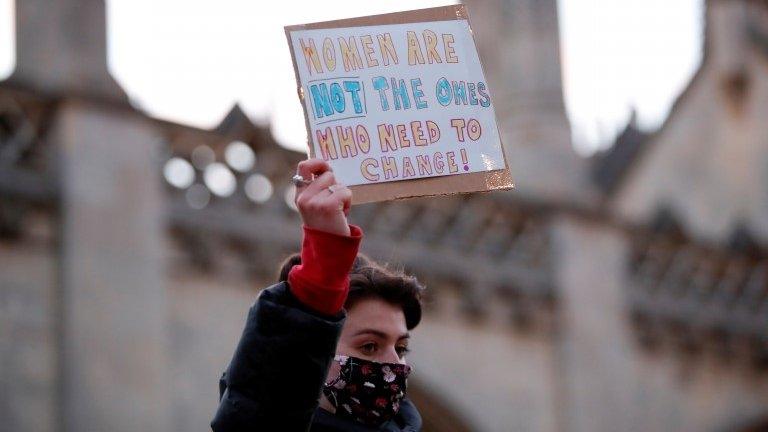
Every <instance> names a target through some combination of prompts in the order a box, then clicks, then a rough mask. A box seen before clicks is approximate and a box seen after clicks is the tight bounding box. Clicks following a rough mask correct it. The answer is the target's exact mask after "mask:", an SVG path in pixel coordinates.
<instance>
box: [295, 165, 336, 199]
mask: <svg viewBox="0 0 768 432" xmlns="http://www.w3.org/2000/svg"><path fill="white" fill-rule="evenodd" d="M328 171H331V166H330V165H329V164H328V162H326V161H324V160H322V159H307V160H304V161H301V162H299V165H298V166H297V167H296V174H298V175H300V176H301V177H303V178H304V180H306V181H308V182H311V181H312V180H313V179H314V178H315V177H316V176H319V175H321V174H323V173H325V172H328ZM307 186H308V185H296V198H298V196H299V195H300V194H302V193H303V192H304V190H305V189H306V188H307Z"/></svg>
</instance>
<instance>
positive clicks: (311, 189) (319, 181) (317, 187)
mask: <svg viewBox="0 0 768 432" xmlns="http://www.w3.org/2000/svg"><path fill="white" fill-rule="evenodd" d="M334 184H336V177H335V176H334V175H333V171H326V172H324V173H322V174H320V176H319V177H316V178H315V180H314V181H313V182H312V183H310V185H309V186H307V187H306V189H304V191H303V192H302V195H307V196H308V197H312V196H315V195H317V194H318V193H320V192H322V191H323V190H324V189H327V188H328V186H331V185H334Z"/></svg>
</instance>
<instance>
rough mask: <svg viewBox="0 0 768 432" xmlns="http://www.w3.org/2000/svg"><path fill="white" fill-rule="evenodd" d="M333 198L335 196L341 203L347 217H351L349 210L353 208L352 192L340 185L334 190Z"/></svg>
mask: <svg viewBox="0 0 768 432" xmlns="http://www.w3.org/2000/svg"><path fill="white" fill-rule="evenodd" d="M331 195H332V196H335V197H336V198H337V199H338V200H339V203H340V206H341V209H342V210H343V211H344V215H345V216H349V208H350V207H351V206H352V190H350V189H349V188H348V187H346V186H344V185H338V186H337V187H336V188H334V189H333V193H332V194H331Z"/></svg>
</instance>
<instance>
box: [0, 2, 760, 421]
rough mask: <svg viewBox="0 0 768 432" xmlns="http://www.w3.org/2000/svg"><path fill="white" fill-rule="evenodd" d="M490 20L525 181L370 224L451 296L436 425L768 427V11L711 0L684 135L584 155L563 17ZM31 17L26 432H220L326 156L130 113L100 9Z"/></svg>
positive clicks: (7, 136) (437, 359) (232, 131)
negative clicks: (303, 193) (569, 94)
mask: <svg viewBox="0 0 768 432" xmlns="http://www.w3.org/2000/svg"><path fill="white" fill-rule="evenodd" d="M468 3H469V8H470V12H471V15H472V19H473V22H474V25H475V33H476V38H477V40H478V43H479V45H480V50H481V56H482V57H483V58H485V59H486V62H485V68H486V72H487V74H488V78H489V80H490V81H491V85H492V88H493V90H494V97H495V105H496V109H497V113H498V115H499V117H500V121H501V127H502V135H503V139H504V141H505V145H507V147H508V148H507V150H508V151H507V153H508V155H509V158H510V164H511V168H512V171H513V174H514V176H515V178H516V181H517V185H518V188H517V189H516V190H514V191H512V192H508V193H493V194H487V195H467V196H458V197H454V198H450V199H448V198H436V199H418V200H410V201H406V202H400V203H383V204H372V205H365V206H360V207H357V208H355V209H354V211H353V215H352V218H353V220H354V222H355V223H357V224H360V225H362V226H363V228H364V229H365V231H366V241H365V246H364V250H365V251H366V252H368V253H369V254H370V255H373V256H374V257H376V258H378V259H381V260H384V261H388V262H392V263H397V264H399V265H402V266H404V267H405V268H406V269H408V270H410V271H413V272H414V273H416V274H417V275H418V276H419V277H420V278H422V279H423V280H424V281H426V283H427V284H428V286H429V291H430V296H429V304H428V312H427V314H426V317H425V320H424V322H423V324H422V325H421V327H420V328H419V329H418V331H417V332H416V334H415V338H414V341H413V346H414V347H415V349H414V352H413V354H412V358H411V360H412V362H413V363H414V364H415V365H416V370H417V372H416V374H415V375H414V377H413V392H412V394H413V398H414V399H415V400H416V401H417V404H418V405H419V406H420V408H421V410H422V412H423V414H424V416H425V420H426V423H427V425H426V429H425V430H426V431H428V432H434V431H440V432H452V431H482V432H491V431H542V432H546V431H585V432H586V431H607V432H613V431H691V432H698V431H705V432H706V431H712V432H719V431H724V432H726V431H727V432H731V431H732V432H748V431H762V430H768V369H767V366H768V252H767V251H766V245H768V123H767V122H766V119H768V4H766V2H765V1H758V0H709V1H708V2H707V12H706V20H707V26H706V29H707V30H706V38H705V44H704V60H703V63H702V66H701V68H700V70H699V71H698V72H697V74H696V75H695V77H694V78H693V80H692V82H691V84H690V85H689V87H688V88H687V89H686V90H685V91H684V92H683V93H682V95H681V96H680V98H679V100H678V101H677V102H676V104H675V106H674V109H673V110H672V113H671V115H670V117H669V119H668V120H667V122H666V123H665V124H664V125H663V126H662V127H661V128H660V130H658V131H656V132H654V133H652V134H650V135H649V134H645V133H643V132H641V131H639V130H637V129H636V128H635V127H634V125H633V124H629V125H628V126H627V129H626V130H625V131H624V133H622V134H621V136H620V137H619V138H618V139H617V142H616V143H615V145H614V146H613V147H612V148H611V150H610V151H608V152H606V153H605V154H602V155H599V156H597V157H595V158H593V159H592V160H586V159H580V158H578V157H577V156H576V155H575V154H574V153H573V151H572V147H571V145H570V131H569V125H568V121H567V118H566V116H565V111H564V107H563V97H562V87H561V78H560V64H559V44H558V26H557V11H556V2H555V0H536V1H531V0H471V1H469V2H468ZM16 13H17V17H16V22H17V33H18V34H17V66H16V71H15V73H14V75H13V76H12V77H11V78H10V79H9V80H7V81H5V82H3V83H0V369H2V375H0V376H1V378H0V418H2V430H8V431H40V432H47V431H77V432H80V431H107V430H108V431H113V432H120V431H126V432H127V431H185V432H186V431H194V430H200V431H203V430H206V429H208V426H207V424H208V422H209V420H210V418H211V416H212V414H213V411H214V409H215V407H216V403H217V380H218V376H219V374H220V372H221V371H222V370H223V368H224V367H225V366H226V363H227V361H228V359H229V358H230V356H231V355H232V352H233V349H234V346H235V343H236V341H237V339H238V337H239V333H240V331H241V329H242V325H243V322H244V317H245V313H246V310H247V308H248V307H249V306H250V304H252V303H253V301H254V299H255V297H256V295H257V293H258V289H259V288H261V287H264V286H265V285H267V284H269V283H271V281H273V280H274V277H275V271H276V268H277V265H278V262H279V260H280V258H282V257H283V256H284V255H286V254H288V253H290V252H292V251H294V250H295V249H296V248H297V246H298V243H299V236H300V231H299V220H298V217H297V215H296V213H295V211H294V210H293V209H291V207H290V205H289V204H288V203H289V202H290V193H291V190H290V188H289V185H288V183H287V181H286V180H287V179H288V178H289V177H290V175H291V174H292V172H293V167H294V165H295V163H296V162H297V161H298V160H300V159H302V158H303V155H301V154H297V153H294V152H290V151H287V150H285V149H282V148H281V147H279V146H277V144H276V143H275V142H274V140H273V139H272V138H271V134H270V133H269V130H268V129H267V128H266V127H264V126H260V125H255V124H253V123H252V122H251V121H250V120H249V119H248V117H247V116H246V115H245V114H244V113H243V112H242V111H241V110H240V109H239V108H238V107H234V108H233V109H232V111H231V112H230V114H229V115H228V116H227V117H226V118H225V119H224V120H223V121H222V123H221V125H220V126H219V127H217V128H216V129H214V130H210V131H207V130H199V129H195V128H190V127H187V126H183V125H178V124H173V123H168V122H163V121H158V120H155V119H151V118H148V117H146V116H145V115H143V114H142V113H140V112H138V111H136V110H135V109H133V108H132V107H131V106H130V105H129V104H128V101H127V97H126V96H125V94H124V92H123V91H122V90H121V89H120V87H119V86H118V85H117V84H116V83H115V82H114V81H113V80H112V79H111V78H110V76H109V74H108V72H107V67H106V53H105V45H106V43H105V22H104V16H105V13H104V5H103V3H102V2H101V1H98V0H62V1H57V2H44V1H42V0H24V1H18V2H17V4H16ZM499 40H503V41H505V43H504V44H500V43H498V41H499Z"/></svg>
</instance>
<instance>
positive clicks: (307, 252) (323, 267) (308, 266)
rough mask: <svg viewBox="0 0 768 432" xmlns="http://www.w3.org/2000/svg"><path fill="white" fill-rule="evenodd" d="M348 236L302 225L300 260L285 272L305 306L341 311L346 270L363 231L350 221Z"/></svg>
mask: <svg viewBox="0 0 768 432" xmlns="http://www.w3.org/2000/svg"><path fill="white" fill-rule="evenodd" d="M349 230H350V233H351V235H350V236H342V235H338V234H331V233H328V232H325V231H318V230H316V229H312V228H308V227H306V226H305V227H304V240H303V242H302V245H301V264H300V265H297V266H294V267H293V268H292V269H291V272H290V273H289V274H288V284H289V285H290V287H291V292H292V293H293V295H294V296H296V298H298V299H299V301H301V302H302V303H303V304H304V305H305V306H308V307H309V308H311V309H313V310H316V311H318V312H320V313H323V314H326V315H335V314H337V313H339V311H341V308H342V307H343V306H344V302H345V301H346V300H347V293H348V292H349V271H350V270H351V269H352V264H353V263H354V261H355V258H356V257H357V251H358V249H359V248H360V242H361V241H362V239H363V231H362V230H361V229H360V228H359V227H357V226H355V225H350V226H349Z"/></svg>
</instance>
